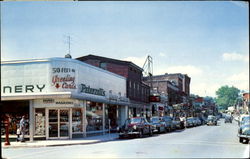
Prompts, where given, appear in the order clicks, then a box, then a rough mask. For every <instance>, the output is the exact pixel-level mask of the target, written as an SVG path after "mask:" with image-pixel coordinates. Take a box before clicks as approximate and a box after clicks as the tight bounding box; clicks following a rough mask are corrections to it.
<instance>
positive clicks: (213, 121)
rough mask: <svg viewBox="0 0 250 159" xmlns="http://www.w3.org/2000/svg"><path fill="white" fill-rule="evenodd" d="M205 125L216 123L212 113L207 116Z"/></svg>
mask: <svg viewBox="0 0 250 159" xmlns="http://www.w3.org/2000/svg"><path fill="white" fill-rule="evenodd" d="M207 125H217V119H216V117H215V116H213V115H209V116H208V117H207Z"/></svg>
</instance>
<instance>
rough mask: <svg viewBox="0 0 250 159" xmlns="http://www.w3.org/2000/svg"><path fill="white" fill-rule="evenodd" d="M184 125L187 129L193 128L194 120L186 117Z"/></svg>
mask: <svg viewBox="0 0 250 159" xmlns="http://www.w3.org/2000/svg"><path fill="white" fill-rule="evenodd" d="M185 125H186V127H187V128H190V127H193V126H194V118H193V117H188V118H187V119H186V122H185Z"/></svg>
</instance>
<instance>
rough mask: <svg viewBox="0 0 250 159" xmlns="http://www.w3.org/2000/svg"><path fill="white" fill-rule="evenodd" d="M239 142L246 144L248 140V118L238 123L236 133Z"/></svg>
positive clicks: (249, 124) (249, 134)
mask: <svg viewBox="0 0 250 159" xmlns="http://www.w3.org/2000/svg"><path fill="white" fill-rule="evenodd" d="M238 137H239V142H240V143H243V142H244V140H245V143H248V142H249V140H250V118H246V119H244V120H242V122H241V123H240V127H239V131H238Z"/></svg>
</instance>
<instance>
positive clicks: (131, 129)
mask: <svg viewBox="0 0 250 159" xmlns="http://www.w3.org/2000/svg"><path fill="white" fill-rule="evenodd" d="M145 134H148V135H150V136H151V135H152V134H153V127H152V125H151V124H150V123H149V122H148V121H147V120H146V118H144V117H133V118H129V119H127V120H126V121H125V123H124V125H123V126H122V127H121V128H119V137H120V138H123V137H129V136H138V137H143V135H145Z"/></svg>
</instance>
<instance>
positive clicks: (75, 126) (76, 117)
mask: <svg viewBox="0 0 250 159" xmlns="http://www.w3.org/2000/svg"><path fill="white" fill-rule="evenodd" d="M82 131H83V128H82V110H81V108H73V109H72V132H73V133H74V132H82Z"/></svg>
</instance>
